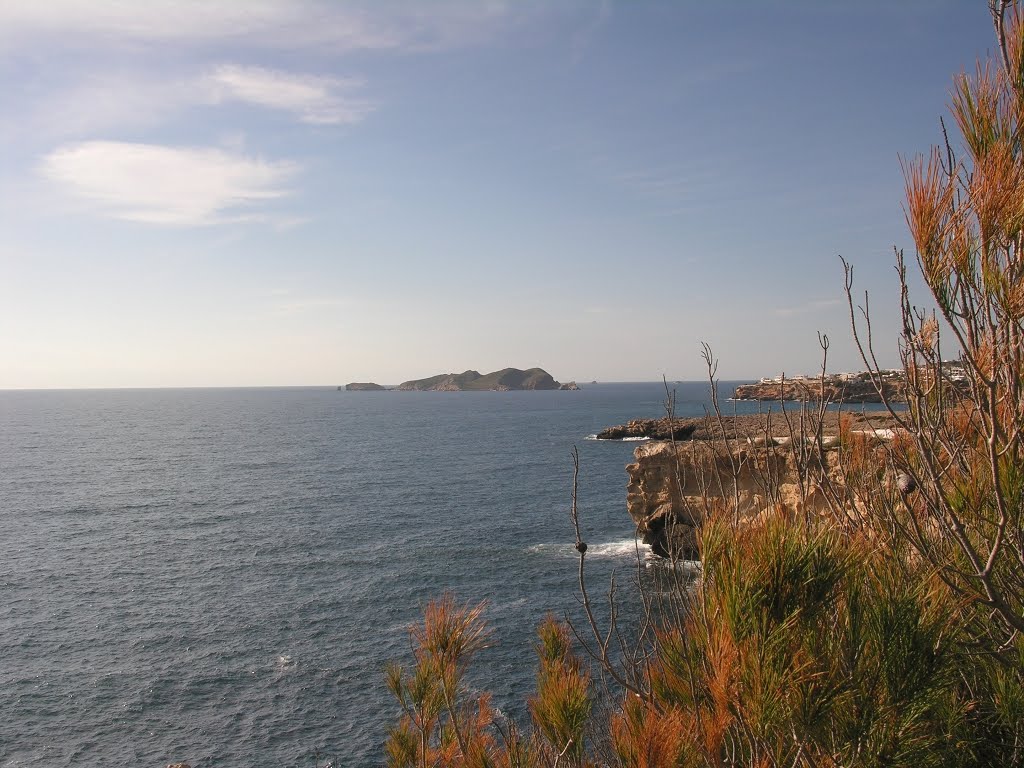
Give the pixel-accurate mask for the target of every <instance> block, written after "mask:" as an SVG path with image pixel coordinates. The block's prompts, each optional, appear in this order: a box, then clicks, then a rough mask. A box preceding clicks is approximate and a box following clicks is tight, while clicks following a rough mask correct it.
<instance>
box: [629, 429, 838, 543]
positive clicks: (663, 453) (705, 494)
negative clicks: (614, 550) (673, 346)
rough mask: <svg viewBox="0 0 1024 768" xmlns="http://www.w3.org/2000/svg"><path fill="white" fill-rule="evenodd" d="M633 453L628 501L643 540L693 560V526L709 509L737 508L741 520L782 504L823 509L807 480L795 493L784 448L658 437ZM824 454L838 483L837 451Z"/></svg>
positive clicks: (817, 492) (788, 508)
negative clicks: (663, 440) (671, 440)
mask: <svg viewBox="0 0 1024 768" xmlns="http://www.w3.org/2000/svg"><path fill="white" fill-rule="evenodd" d="M633 455H634V457H635V459H636V461H635V462H634V463H633V464H630V465H628V466H627V467H626V472H627V473H628V475H629V485H628V486H627V496H626V507H627V509H628V511H629V515H630V517H631V518H632V519H633V522H634V523H635V524H636V526H637V533H638V534H639V535H640V536H641V537H642V539H643V541H644V543H645V544H649V545H650V546H651V549H652V550H653V551H654V552H655V554H658V555H661V556H662V557H677V558H683V559H687V560H692V559H696V558H697V557H698V551H697V535H698V528H699V527H700V525H701V523H702V522H703V521H704V520H705V519H706V517H707V516H708V515H709V514H712V513H714V512H721V511H723V510H731V509H732V508H733V507H735V509H736V513H737V516H738V518H739V519H740V520H751V519H755V518H758V517H759V516H761V515H764V514H765V513H767V512H768V511H770V510H777V509H779V508H780V507H781V508H782V509H783V510H784V511H787V512H793V513H797V514H804V513H809V514H815V515H816V514H821V513H823V512H825V511H826V510H827V509H828V506H827V500H826V497H825V495H824V492H823V491H822V490H821V488H820V487H819V486H818V485H817V484H815V483H814V482H813V481H811V482H809V483H808V485H807V486H805V487H806V489H807V490H806V493H805V494H804V495H803V497H802V498H801V494H800V487H799V485H798V473H797V467H796V462H795V460H794V458H793V454H792V452H791V451H790V450H788V449H786V448H782V447H772V446H765V445H763V444H762V445H760V446H757V445H743V444H740V443H737V442H730V443H729V444H728V445H726V444H724V443H721V442H710V441H695V442H684V443H675V444H673V443H671V442H662V441H656V442H651V443H645V444H644V445H641V446H639V447H637V449H636V450H635V451H634V454H633ZM825 456H826V463H827V465H828V466H829V473H830V475H829V477H830V479H831V481H832V482H838V475H837V474H836V464H837V454H836V452H835V451H826V453H825ZM734 467H736V468H737V471H736V473H735V484H734V482H733V477H734ZM766 478H772V482H771V483H766ZM769 485H771V486H772V487H773V488H774V490H773V492H772V493H771V494H769V492H768V491H767V490H766V488H767V486H769Z"/></svg>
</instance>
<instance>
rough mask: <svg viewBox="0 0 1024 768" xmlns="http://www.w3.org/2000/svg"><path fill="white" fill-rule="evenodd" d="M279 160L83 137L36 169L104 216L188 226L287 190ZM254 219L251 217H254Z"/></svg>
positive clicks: (289, 167) (288, 169)
mask: <svg viewBox="0 0 1024 768" xmlns="http://www.w3.org/2000/svg"><path fill="white" fill-rule="evenodd" d="M296 170H297V166H295V165H294V164H292V163H287V162H267V161H264V160H262V159H259V158H253V157H246V156H244V155H241V154H238V153H233V152H227V151H224V150H221V149H212V148H202V147H167V146H160V145H156V144H129V143H123V142H115V141H88V142H83V143H79V144H71V145H66V146H63V147H60V148H58V149H56V150H55V151H53V152H51V153H50V154H49V155H47V156H46V157H45V158H44V160H43V163H42V165H41V167H40V172H41V173H42V174H43V175H44V176H45V177H46V178H48V179H50V180H51V181H54V182H56V183H57V184H59V185H61V186H62V187H63V188H64V189H65V190H67V191H69V192H71V193H73V194H75V195H77V196H78V197H81V198H83V199H85V200H88V201H90V202H92V203H94V204H96V205H97V206H99V208H100V210H101V211H102V212H103V213H104V214H105V215H108V216H110V217H112V218H117V219H125V220H128V221H139V222H146V223H150V224H170V225H179V226H195V225H202V224H211V223H216V222H218V221H222V220H224V219H225V218H229V217H231V216H232V215H238V216H240V217H243V218H250V219H251V218H254V216H253V214H251V213H245V212H241V211H238V209H240V208H248V207H250V206H252V205H254V204H259V203H261V202H265V201H267V200H272V199H275V198H280V197H283V196H285V195H287V194H288V193H289V192H288V190H287V189H286V188H285V187H284V186H282V185H283V183H284V181H285V180H286V179H287V178H288V177H289V176H291V175H292V174H293V173H294V172H295V171H296ZM256 218H258V216H257V217H256Z"/></svg>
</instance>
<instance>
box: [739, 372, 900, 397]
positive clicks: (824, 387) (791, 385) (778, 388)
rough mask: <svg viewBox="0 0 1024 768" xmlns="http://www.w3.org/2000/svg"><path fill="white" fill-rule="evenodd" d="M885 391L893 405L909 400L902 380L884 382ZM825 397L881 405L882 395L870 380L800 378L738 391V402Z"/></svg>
mask: <svg viewBox="0 0 1024 768" xmlns="http://www.w3.org/2000/svg"><path fill="white" fill-rule="evenodd" d="M882 391H883V392H884V393H885V397H886V399H888V400H889V401H890V402H902V401H903V400H905V399H906V395H905V387H904V382H903V381H902V380H900V379H895V378H894V379H891V380H883V381H882ZM823 393H824V397H825V399H826V400H828V401H829V402H833V403H880V402H881V401H882V400H881V398H880V397H879V396H878V391H877V390H876V389H875V386H874V384H872V383H871V381H870V380H868V379H860V378H850V379H844V378H840V377H828V378H826V379H825V381H824V384H823V383H822V381H821V380H820V379H808V378H796V379H786V380H785V381H779V380H769V381H761V382H758V383H757V384H741V385H740V386H738V387H736V391H735V392H734V393H733V398H734V399H736V400H811V401H817V400H819V399H820V398H821V397H822V394H823Z"/></svg>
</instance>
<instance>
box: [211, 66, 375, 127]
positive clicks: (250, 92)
mask: <svg viewBox="0 0 1024 768" xmlns="http://www.w3.org/2000/svg"><path fill="white" fill-rule="evenodd" d="M200 83H201V85H202V86H203V90H205V91H206V93H207V99H208V100H209V101H211V102H213V103H220V102H223V101H230V100H237V101H244V102H247V103H249V104H255V105H257V106H260V107H267V108H269V109H280V110H283V111H285V112H291V113H292V114H294V115H295V116H297V117H298V118H299V119H300V120H301V121H302V122H304V123H313V124H316V125H333V124H339V123H355V122H358V121H360V120H362V119H363V117H365V116H366V114H367V113H368V112H370V110H371V109H372V106H371V105H370V104H368V103H367V102H365V101H359V100H355V99H352V98H349V97H348V93H350V92H351V91H353V90H355V89H358V88H360V87H361V86H362V84H363V83H362V81H361V80H359V79H357V78H336V77H319V76H316V75H296V74H292V73H289V72H282V71H279V70H273V69H264V68H263V67H241V66H237V65H232V64H225V65H222V66H220V67H217V68H216V69H215V70H214V71H213V72H211V73H210V74H208V75H206V76H205V77H204V78H202V79H201V81H200Z"/></svg>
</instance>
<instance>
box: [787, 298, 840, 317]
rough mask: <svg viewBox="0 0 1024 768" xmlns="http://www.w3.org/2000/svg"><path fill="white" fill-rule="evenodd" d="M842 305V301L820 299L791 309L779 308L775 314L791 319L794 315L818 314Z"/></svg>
mask: <svg viewBox="0 0 1024 768" xmlns="http://www.w3.org/2000/svg"><path fill="white" fill-rule="evenodd" d="M842 303H843V302H842V299H818V300H816V301H808V302H806V303H805V304H797V305H794V306H790V307H777V308H776V309H775V310H774V312H775V314H776V315H779V316H780V317H791V316H792V315H806V314H810V313H812V312H818V311H820V310H822V309H828V308H830V307H835V306H838V305H839V304H842Z"/></svg>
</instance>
